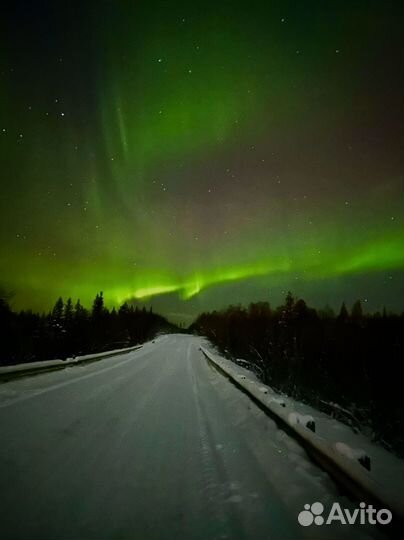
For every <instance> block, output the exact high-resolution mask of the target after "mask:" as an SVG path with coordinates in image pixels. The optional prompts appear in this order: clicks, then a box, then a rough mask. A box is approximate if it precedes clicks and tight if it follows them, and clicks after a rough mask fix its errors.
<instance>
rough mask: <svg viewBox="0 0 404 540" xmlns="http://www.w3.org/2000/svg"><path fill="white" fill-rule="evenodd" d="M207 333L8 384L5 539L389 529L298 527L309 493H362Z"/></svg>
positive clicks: (313, 497)
mask: <svg viewBox="0 0 404 540" xmlns="http://www.w3.org/2000/svg"><path fill="white" fill-rule="evenodd" d="M200 344H201V340H200V339H199V338H195V337H191V336H185V335H171V336H162V337H160V338H158V339H157V340H155V342H151V343H147V344H145V345H144V347H143V348H142V349H139V350H136V351H133V352H130V353H127V354H124V355H121V356H116V357H113V358H109V359H106V360H102V361H99V362H96V363H93V364H89V365H86V366H74V367H71V368H67V369H65V370H62V371H58V372H53V373H48V374H43V375H38V376H35V377H31V378H25V379H20V380H17V381H13V382H9V383H5V384H2V385H0V430H1V431H0V432H1V443H0V513H1V519H0V538H2V539H5V540H8V539H12V538H18V539H27V540H30V539H34V538H35V539H37V538H38V539H39V538H40V539H44V540H48V539H49V540H59V539H68V540H71V539H73V538H78V539H83V540H85V539H103V538H104V539H117V540H125V539H128V540H129V539H139V540H148V539H158V540H165V539H167V540H171V539H175V540H182V539H184V540H192V539H201V540H202V539H205V540H210V539H222V538H223V539H224V538H229V539H239V538H240V539H241V538H243V539H248V540H250V539H251V540H266V539H267V540H271V539H272V540H283V539H285V540H286V539H293V540H298V539H299V538H302V539H303V538H310V539H311V538H312V539H320V538H321V539H328V538H337V539H339V538H341V539H345V538H346V539H350V538H355V540H356V539H361V538H380V537H381V536H380V535H379V532H378V531H377V530H376V529H375V528H373V529H370V528H366V529H365V527H364V526H355V527H354V526H348V527H346V526H345V527H344V526H338V527H334V526H331V525H329V526H323V527H319V526H315V525H313V526H311V527H301V526H299V524H298V522H297V515H298V513H299V512H300V511H301V510H303V505H304V504H305V503H312V502H315V501H321V502H322V503H323V504H324V505H325V506H327V505H331V503H332V502H334V501H340V502H341V505H342V506H345V507H353V505H352V503H350V502H349V501H348V500H347V499H346V498H344V497H342V496H341V495H338V491H337V489H336V487H335V485H334V484H333V482H332V481H331V480H330V479H329V477H328V476H327V474H325V473H324V472H323V471H321V470H320V469H318V468H317V467H316V466H315V465H314V464H312V463H311V461H310V460H309V459H308V458H307V456H306V454H305V452H304V451H303V450H302V449H301V448H300V447H299V445H298V444H297V443H296V442H295V441H293V440H292V439H290V438H289V437H288V436H287V435H286V434H285V433H284V432H282V431H280V430H278V429H277V427H276V425H275V424H274V422H272V421H271V420H270V419H268V418H267V417H266V416H265V415H264V414H263V413H262V412H261V411H260V410H259V409H257V408H256V406H255V405H254V404H253V403H252V402H251V401H250V400H249V399H248V397H246V396H245V395H244V394H242V393H241V392H240V391H239V390H238V389H236V388H235V387H234V386H233V385H232V384H231V383H230V382H229V381H228V380H227V379H225V378H224V377H223V376H221V375H220V374H218V372H217V371H215V370H214V369H213V368H212V367H211V366H210V365H209V364H208V363H207V362H206V359H205V358H204V356H203V355H202V353H201V352H200V351H199V346H200Z"/></svg>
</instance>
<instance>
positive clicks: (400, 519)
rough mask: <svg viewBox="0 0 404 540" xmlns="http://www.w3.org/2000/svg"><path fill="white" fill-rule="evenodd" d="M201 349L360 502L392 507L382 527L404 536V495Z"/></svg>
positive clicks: (227, 376) (207, 357)
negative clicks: (291, 418)
mask: <svg viewBox="0 0 404 540" xmlns="http://www.w3.org/2000/svg"><path fill="white" fill-rule="evenodd" d="M200 350H201V352H202V353H203V355H204V356H205V357H206V359H207V360H208V362H209V363H210V364H211V365H213V366H214V367H215V368H216V369H217V371H219V372H220V373H221V374H222V375H224V376H225V377H226V378H227V379H229V380H230V382H232V383H233V384H234V385H235V386H236V387H237V388H238V389H240V390H241V391H242V392H243V393H244V394H246V395H247V396H248V397H249V398H250V399H251V400H252V401H253V402H254V403H255V404H256V405H257V406H258V407H259V408H260V409H261V410H262V411H263V412H264V413H265V414H266V415H267V416H269V417H270V418H271V419H272V420H274V421H275V422H276V424H277V425H278V427H279V428H281V429H283V431H285V432H286V433H288V435H290V436H291V437H293V438H294V439H295V440H297V442H298V443H299V444H300V445H301V446H303V448H304V449H305V450H306V452H307V453H308V455H309V456H310V457H311V458H312V460H313V461H314V462H316V463H317V464H318V465H319V466H320V467H321V468H322V469H323V470H325V471H326V472H327V473H328V474H329V475H330V476H331V477H332V478H333V479H334V481H335V482H336V483H337V484H338V485H339V486H341V487H343V488H344V489H345V491H346V492H347V493H349V494H350V495H352V496H353V497H354V498H355V499H357V500H359V501H364V502H366V503H368V504H373V505H374V506H375V507H376V508H379V509H380V508H387V509H389V510H390V511H391V512H392V514H393V520H392V522H391V524H390V525H388V526H383V528H382V530H383V531H384V532H385V533H387V534H390V535H392V537H395V538H396V537H398V538H402V531H403V527H404V506H403V504H402V500H403V499H402V497H398V498H396V497H395V496H394V495H393V494H391V493H390V492H389V491H388V490H387V489H386V488H385V486H383V485H381V484H379V483H378V482H376V480H375V479H374V478H372V477H371V473H368V472H367V471H365V469H364V468H363V467H362V466H361V465H360V464H359V463H355V462H354V461H352V460H349V459H348V458H347V457H346V456H344V455H342V454H340V453H338V452H337V451H336V450H335V449H334V448H332V446H331V445H330V444H329V443H327V441H326V440H325V439H322V438H321V437H319V436H318V435H317V434H314V433H312V432H311V431H309V430H308V429H307V428H305V427H304V426H301V425H292V424H290V423H289V422H288V420H287V416H286V414H285V413H284V412H283V411H282V410H281V407H280V406H276V404H275V405H272V406H271V405H270V404H269V403H268V402H265V400H264V399H265V398H261V397H260V396H258V395H255V393H254V392H252V389H251V388H249V387H248V385H249V384H250V385H251V384H255V383H254V382H253V381H251V380H250V381H249V380H248V379H247V378H245V377H243V378H237V377H235V376H234V374H232V373H230V372H229V371H228V370H226V367H225V366H224V365H222V364H221V363H219V362H218V361H217V360H216V359H215V358H214V356H213V355H212V354H211V353H209V352H208V351H207V350H205V349H204V348H203V347H200ZM266 397H268V395H266ZM277 409H279V410H277ZM397 533H398V536H397Z"/></svg>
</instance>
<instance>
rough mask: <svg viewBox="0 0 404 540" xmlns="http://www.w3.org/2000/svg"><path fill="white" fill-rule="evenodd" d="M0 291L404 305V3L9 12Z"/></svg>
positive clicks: (188, 314) (32, 5) (0, 45)
mask: <svg viewBox="0 0 404 540" xmlns="http://www.w3.org/2000/svg"><path fill="white" fill-rule="evenodd" d="M0 24H1V25H2V28H1V30H0V68H1V72H0V77H1V85H0V162H1V169H0V174H1V198H0V220H1V228H0V249H1V251H0V258H1V261H0V286H1V287H2V288H3V289H5V290H7V291H10V292H12V293H13V306H14V307H16V308H33V309H37V310H38V309H39V310H43V309H47V308H49V307H50V306H51V305H53V303H54V301H55V299H56V298H57V297H58V296H59V295H62V296H63V297H65V298H66V297H68V296H72V297H74V298H77V297H79V298H80V299H81V300H82V302H83V303H85V304H89V303H90V302H91V300H92V299H93V297H94V296H95V294H96V292H97V291H99V290H102V291H104V296H105V298H106V302H107V304H108V305H111V306H112V305H114V304H118V303H121V302H123V301H124V300H127V299H135V300H136V301H138V302H139V303H141V304H143V303H145V304H146V305H152V306H153V308H154V309H156V310H160V311H162V312H163V313H164V314H166V315H168V316H169V317H170V318H171V319H172V320H176V321H178V320H181V321H190V320H192V317H194V316H195V315H197V314H198V313H199V312H200V311H202V310H207V309H213V308H220V307H224V306H227V305H228V304H236V303H246V302H249V301H256V300H269V301H270V302H271V303H273V304H274V305H276V304H277V303H279V302H280V301H281V299H282V298H283V296H284V295H285V292H286V291H287V290H288V289H291V290H292V291H293V292H294V293H295V294H297V295H301V296H303V297H304V298H305V299H306V300H307V301H309V302H310V303H312V304H314V305H316V306H318V307H321V306H324V305H325V304H330V305H331V306H333V307H335V308H338V307H339V305H340V304H341V302H342V301H343V300H345V301H347V302H348V303H350V302H353V301H354V300H356V299H357V298H360V299H362V300H363V301H364V302H365V303H366V304H367V306H365V307H367V308H368V309H369V310H374V309H382V307H383V305H386V306H387V307H388V308H389V309H392V310H396V311H397V310H400V311H401V310H403V309H404V295H403V294H402V293H403V292H404V220H403V217H404V216H403V202H404V200H403V199H404V182H403V159H402V150H403V148H402V147H403V144H402V143H403V130H402V127H403V106H402V88H403V50H404V49H403V14H402V2H401V1H389V0H383V1H382V0H379V1H374V0H366V1H365V0H355V1H354V2H352V1H339V2H335V1H332V2H331V1H328V0H323V1H321V2H320V1H312V0H305V1H302V2H296V1H288V0H282V1H280V0H273V1H270V2H268V1H256V0H250V1H249V2H238V1H236V0H234V1H232V2H227V1H223V2H216V1H212V2H209V1H205V2H203V3H202V2H201V3H198V2H196V3H195V2H193V3H190V2H179V1H175V0H173V1H172V2H167V1H153V0H151V1H150V0H148V1H139V2H134V1H126V0H121V1H118V2H110V1H106V0H100V1H96V2H95V1H92V0H89V1H85V0H82V1H81V2H74V1H73V2H59V1H56V2H55V1H50V0H42V1H41V2H34V1H22V0H14V1H13V2H8V3H7V5H6V7H5V9H3V12H2V21H1V23H0Z"/></svg>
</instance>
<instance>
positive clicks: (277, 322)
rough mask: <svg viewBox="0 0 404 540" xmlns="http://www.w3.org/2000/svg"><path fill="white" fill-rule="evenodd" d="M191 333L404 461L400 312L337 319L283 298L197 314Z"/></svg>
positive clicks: (353, 312) (355, 312)
mask: <svg viewBox="0 0 404 540" xmlns="http://www.w3.org/2000/svg"><path fill="white" fill-rule="evenodd" d="M192 330H193V331H194V332H197V333H199V334H201V335H205V336H206V337H208V339H209V340H210V341H211V342H212V343H214V344H215V345H216V346H217V348H218V349H219V351H220V352H221V353H223V354H225V355H226V356H227V357H229V358H231V359H233V360H234V361H236V362H240V359H242V362H240V363H241V364H242V365H243V366H244V367H245V366H246V364H245V363H244V362H243V361H247V362H248V366H249V368H250V369H252V370H253V371H254V372H255V373H256V375H257V376H258V377H259V378H260V379H261V380H262V381H263V382H264V383H266V384H269V385H270V386H272V387H273V388H274V389H276V390H277V391H280V392H284V393H286V394H288V395H289V396H291V397H294V398H296V399H299V400H302V401H304V402H306V403H308V404H311V405H313V406H314V407H316V408H318V409H320V410H323V411H324V412H326V413H328V414H332V415H334V416H336V417H337V418H338V419H340V420H342V421H344V422H346V423H348V424H350V425H351V426H352V428H353V429H354V430H357V429H359V428H361V429H362V428H363V426H365V429H367V430H368V431H369V433H370V434H371V435H372V437H373V439H374V440H376V441H378V442H380V443H381V444H384V445H385V446H386V447H389V448H392V449H394V450H395V451H396V452H397V453H398V454H400V455H404V394H403V385H402V375H401V374H402V372H403V367H404V366H403V363H404V314H401V315H394V314H390V313H386V311H385V310H384V311H383V312H382V313H375V314H365V313H364V312H363V309H362V305H361V302H360V301H357V302H355V304H354V305H353V306H352V309H350V310H348V309H347V307H346V306H345V304H342V307H341V309H340V312H339V314H337V315H336V314H334V312H333V311H332V309H330V308H326V309H324V310H320V311H317V310H315V309H313V308H311V307H309V306H308V305H307V304H306V302H305V301H304V300H302V299H295V298H294V297H293V296H292V294H291V293H288V295H287V297H286V300H285V302H284V304H283V305H281V306H279V307H278V308H276V309H272V308H271V307H270V305H269V303H267V302H259V303H252V304H250V305H249V306H248V307H247V308H245V307H242V306H238V305H237V306H230V307H228V308H227V309H225V310H223V311H213V312H210V313H203V314H201V315H200V316H199V317H198V318H197V320H196V322H195V323H194V324H193V325H192Z"/></svg>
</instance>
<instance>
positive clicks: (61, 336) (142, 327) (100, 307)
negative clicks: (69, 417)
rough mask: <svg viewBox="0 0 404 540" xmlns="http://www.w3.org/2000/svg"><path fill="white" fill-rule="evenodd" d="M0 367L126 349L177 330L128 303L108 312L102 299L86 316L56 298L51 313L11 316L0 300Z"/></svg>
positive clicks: (77, 307)
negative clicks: (159, 334) (1, 365)
mask: <svg viewBox="0 0 404 540" xmlns="http://www.w3.org/2000/svg"><path fill="white" fill-rule="evenodd" d="M0 328H1V336H2V337H1V345H0V364H3V365H6V364H13V363H19V362H33V361H36V360H47V359H54V358H61V359H65V358H67V357H71V356H77V355H82V354H88V353H93V352H101V351H104V350H110V349H116V348H121V347H122V348H123V347H129V346H131V345H136V344H138V343H142V342H144V341H146V340H148V339H151V338H152V337H153V336H154V335H156V333H158V332H169V331H172V330H173V329H174V328H175V327H174V326H173V325H172V324H171V323H169V322H168V321H167V320H166V319H165V318H164V317H162V316H161V315H158V314H156V313H153V311H152V310H151V309H150V310H146V309H145V308H142V309H140V308H138V307H137V306H136V307H134V306H133V305H130V304H128V303H126V302H125V303H124V304H122V305H121V306H120V307H119V309H115V308H113V309H111V310H109V309H107V307H106V306H105V304H104V296H103V293H102V292H100V293H98V294H97V295H96V297H95V299H94V301H93V304H92V307H91V309H90V310H88V309H86V308H85V307H84V306H83V305H82V304H81V303H80V300H77V301H76V302H75V303H74V302H73V301H72V299H71V298H68V299H67V300H66V301H63V299H62V298H59V299H58V300H57V301H56V303H55V305H54V307H53V309H52V310H51V311H50V312H49V313H43V314H39V313H33V312H32V311H30V310H23V311H20V312H15V311H13V310H12V309H11V307H10V305H9V302H8V300H7V298H6V296H5V295H4V294H0Z"/></svg>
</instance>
